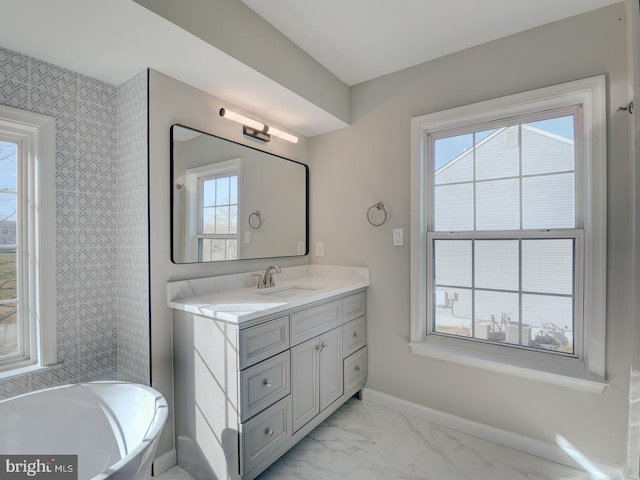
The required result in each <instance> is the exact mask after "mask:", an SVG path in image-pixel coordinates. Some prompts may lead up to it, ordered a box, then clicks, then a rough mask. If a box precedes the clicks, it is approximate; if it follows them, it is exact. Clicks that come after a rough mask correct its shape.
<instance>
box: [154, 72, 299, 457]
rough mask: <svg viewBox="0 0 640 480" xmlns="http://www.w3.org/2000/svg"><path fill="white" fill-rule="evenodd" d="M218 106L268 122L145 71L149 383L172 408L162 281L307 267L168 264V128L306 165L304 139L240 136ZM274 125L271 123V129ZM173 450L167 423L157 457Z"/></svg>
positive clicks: (293, 261)
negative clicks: (176, 125) (267, 140)
mask: <svg viewBox="0 0 640 480" xmlns="http://www.w3.org/2000/svg"><path fill="white" fill-rule="evenodd" d="M221 107H227V108H229V109H230V110H234V111H237V112H238V113H242V114H245V115H247V116H251V117H253V118H256V120H260V121H265V122H266V123H269V119H261V118H258V117H255V116H254V115H253V114H252V113H251V112H243V111H242V110H240V109H238V108H235V107H234V106H233V105H229V104H228V103H226V102H223V101H222V100H220V99H219V98H216V97H213V96H211V95H208V94H206V93H204V92H202V91H199V90H196V89H195V88H193V87H190V86H188V85H186V84H184V83H181V82H178V81H176V80H174V79H172V78H170V77H167V76H166V75H163V74H161V73H158V72H156V71H154V70H150V76H149V205H150V207H149V212H150V222H151V223H150V230H149V234H150V238H151V239H152V241H151V250H150V265H151V271H150V279H151V384H152V386H153V387H154V388H157V389H158V390H159V391H160V392H162V393H163V394H164V395H165V397H166V398H167V399H168V400H169V402H170V403H171V405H172V397H173V367H172V328H171V310H170V309H169V308H168V307H167V300H166V292H165V283H166V282H167V281H168V280H178V279H186V278H197V277H206V276H212V275H224V274H230V273H238V272H249V271H252V270H262V269H264V268H266V266H267V265H269V264H270V263H277V264H278V265H280V266H282V267H288V266H293V265H300V264H306V263H309V259H308V257H291V258H276V259H266V260H237V261H232V262H215V263H208V264H190V265H177V264H173V263H171V252H170V235H169V230H170V212H171V202H170V196H169V188H170V178H169V154H170V142H169V128H170V127H171V125H173V124H174V123H180V124H182V125H186V126H189V127H192V128H195V129H197V130H201V131H204V132H210V133H213V134H214V135H218V136H220V137H224V138H228V139H230V140H233V141H236V142H238V143H243V144H246V145H251V146H253V147H258V148H261V149H263V150H266V151H269V152H271V153H275V154H277V155H281V156H283V157H287V158H290V159H292V160H297V161H299V162H303V163H307V159H308V154H307V140H306V138H304V137H301V138H300V142H299V143H298V144H296V145H294V144H291V143H288V142H285V141H282V140H279V139H274V140H272V141H271V142H270V143H268V144H263V143H261V142H257V141H254V140H252V139H249V138H247V137H244V136H243V135H242V126H241V125H239V124H237V123H235V122H231V121H229V120H225V119H223V118H220V116H219V114H218V111H219V110H220V108H221ZM274 126H276V125H274ZM172 448H173V425H172V424H171V423H170V422H168V424H167V426H166V427H165V429H164V431H163V435H162V439H161V443H160V445H159V447H158V454H159V455H161V454H163V453H166V452H168V451H170V450H171V449H172Z"/></svg>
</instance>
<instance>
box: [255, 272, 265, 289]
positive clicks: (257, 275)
mask: <svg viewBox="0 0 640 480" xmlns="http://www.w3.org/2000/svg"><path fill="white" fill-rule="evenodd" d="M253 276H254V277H258V288H264V280H263V278H262V275H260V274H259V273H254V274H253Z"/></svg>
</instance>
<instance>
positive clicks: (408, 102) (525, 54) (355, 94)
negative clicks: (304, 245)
mask: <svg viewBox="0 0 640 480" xmlns="http://www.w3.org/2000/svg"><path fill="white" fill-rule="evenodd" d="M623 19H624V9H623V5H622V4H617V5H613V6H611V7H607V8H604V9H601V10H597V11H594V12H591V13H587V14H584V15H581V16H578V17H573V18H570V19H567V20H563V21H560V22H557V23H554V24H550V25H547V26H543V27H540V28H536V29H533V30H530V31H527V32H524V33H521V34H517V35H514V36H512V37H508V38H505V39H502V40H498V41H495V42H492V43H489V44H485V45H482V46H479V47H475V48H472V49H469V50H466V51H463V52H460V53H456V54H453V55H450V56H447V57H444V58H441V59H438V60H434V61H431V62H428V63H425V64H422V65H419V66H416V67H413V68H410V69H407V70H403V71H400V72H396V73H393V74H390V75H387V76H384V77H381V78H378V79H375V80H372V81H369V82H365V83H362V84H360V85H357V86H355V87H353V88H352V93H351V94H352V116H353V124H352V126H351V127H349V128H346V129H343V130H340V131H337V132H333V133H329V134H325V135H321V136H318V137H314V138H312V139H310V157H311V163H310V168H311V219H312V230H311V241H312V242H311V247H312V248H311V251H313V250H314V249H313V244H314V242H315V241H324V242H325V257H324V258H320V259H318V258H313V259H312V262H313V263H326V264H335V265H340V264H347V265H358V266H359V265H368V266H369V267H370V268H371V287H370V289H369V294H368V295H367V299H368V302H369V304H368V306H367V312H368V313H367V319H368V327H367V329H368V344H369V361H370V365H369V368H370V371H369V378H368V383H367V385H368V387H370V388H372V389H375V390H379V391H381V392H384V393H387V394H391V395H394V396H397V397H400V398H402V399H406V400H409V401H411V402H415V403H418V404H421V405H426V406H429V407H431V408H435V409H438V410H441V411H444V412H449V413H452V414H454V415H459V416H461V417H464V418H468V419H471V420H475V421H478V422H482V423H486V424H488V425H493V426H496V427H498V428H502V429H506V430H510V431H513V432H516V433H520V434H523V435H527V436H531V437H533V438H536V439H540V440H543V441H546V442H550V443H556V435H562V436H564V437H565V438H566V439H567V440H568V441H569V442H571V443H573V444H574V445H575V446H576V447H578V448H579V449H581V450H582V451H584V452H585V453H586V454H589V455H593V456H595V457H600V458H602V459H605V460H609V461H611V462H615V463H618V464H624V463H625V461H626V454H625V452H626V432H627V421H628V417H627V414H628V402H627V397H628V387H629V385H628V382H629V370H628V369H629V363H628V362H629V351H628V342H627V341H626V335H627V332H628V331H629V328H630V325H631V320H632V318H631V315H630V303H631V298H632V293H633V292H631V291H630V285H631V283H630V282H629V281H628V279H629V275H630V270H629V268H630V266H629V262H628V258H629V257H631V255H632V250H631V248H632V247H631V234H630V226H629V224H630V223H631V222H630V220H629V218H630V217H629V216H630V214H631V213H632V210H631V198H632V197H631V183H630V182H631V176H630V175H629V172H630V170H631V164H630V158H629V156H628V150H627V144H628V138H627V134H628V130H627V121H628V115H622V114H617V113H615V109H616V108H617V107H618V106H619V105H625V104H626V103H627V102H628V98H627V95H628V91H627V84H626V81H627V78H626V73H627V72H626V64H625V61H626V58H625V24H624V20H623ZM602 73H605V74H607V77H608V89H609V105H610V108H609V114H608V115H609V122H608V125H607V126H608V153H609V155H608V159H607V161H608V187H609V190H608V266H607V272H608V275H607V281H608V292H607V305H608V312H607V320H608V321H607V345H606V347H607V356H606V365H607V367H606V370H607V377H608V380H609V382H610V383H611V386H610V387H609V388H607V389H606V390H605V391H604V393H603V394H600V395H598V394H593V393H585V392H580V391H575V390H571V389H567V388H563V387H560V386H552V385H547V384H543V383H539V382H533V381H528V380H525V379H522V378H515V377H510V376H505V375H500V374H497V373H492V372H488V371H484V370H481V369H476V368H472V367H465V366H460V365H457V364H453V363H448V362H444V361H439V360H434V359H429V358H425V357H421V356H416V355H412V354H411V352H410V350H409V347H408V346H407V344H408V342H409V328H410V312H409V261H410V258H409V246H408V245H406V246H405V247H402V248H394V247H392V245H391V240H392V236H391V229H392V228H394V227H404V228H405V239H408V238H409V234H408V233H409V231H408V230H409V227H410V197H409V194H410V119H411V117H412V116H417V115H421V114H426V113H430V112H436V111H439V110H443V109H447V108H452V107H456V106H460V105H465V104H469V103H473V102H478V101H482V100H487V99H491V98H495V97H500V96H503V95H508V94H512V93H517V92H521V91H526V90H530V89H534V88H538V87H544V86H547V85H552V84H557V83H561V82H566V81H571V80H576V79H580V78H584V77H589V76H593V75H597V74H602ZM377 201H384V202H385V205H386V206H388V208H389V213H390V214H389V219H388V221H387V223H386V224H385V225H384V226H383V227H380V228H374V227H372V226H370V225H369V224H368V223H367V220H366V217H365V212H366V210H367V208H368V207H369V206H370V205H372V204H373V203H375V202H377Z"/></svg>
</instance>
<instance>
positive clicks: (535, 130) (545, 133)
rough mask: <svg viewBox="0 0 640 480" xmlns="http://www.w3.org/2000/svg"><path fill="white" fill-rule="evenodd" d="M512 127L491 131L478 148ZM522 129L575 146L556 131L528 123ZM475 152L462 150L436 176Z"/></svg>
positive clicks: (438, 170) (570, 140) (437, 171)
mask: <svg viewBox="0 0 640 480" xmlns="http://www.w3.org/2000/svg"><path fill="white" fill-rule="evenodd" d="M510 128H515V126H512V127H502V128H499V129H497V130H496V131H495V132H493V133H491V134H490V135H488V136H487V137H485V138H484V139H482V140H481V141H480V142H479V143H478V144H477V145H476V150H478V149H481V148H482V147H483V146H486V145H488V144H489V143H491V142H492V141H493V140H496V139H497V138H498V137H500V136H501V135H503V134H504V133H505V131H506V130H508V129H510ZM522 129H523V130H524V131H527V132H530V133H532V134H537V135H542V136H544V137H546V138H548V139H549V140H552V141H553V140H555V141H558V142H560V143H562V144H564V145H566V146H570V147H573V144H574V141H573V140H572V139H570V138H567V137H563V136H561V135H557V134H555V133H552V132H549V131H547V130H542V129H540V128H537V127H533V126H531V125H527V124H523V125H522ZM472 153H473V149H472V148H470V149H468V150H465V151H464V152H462V153H461V154H460V155H458V156H457V157H455V158H453V159H451V160H450V161H449V162H447V163H446V164H444V165H443V166H442V167H440V168H439V169H437V170H436V173H435V174H436V176H438V175H440V174H442V173H444V172H446V171H447V170H448V169H450V168H452V167H454V166H456V165H457V164H459V163H461V162H462V161H463V160H465V159H467V158H470V156H471V155H472Z"/></svg>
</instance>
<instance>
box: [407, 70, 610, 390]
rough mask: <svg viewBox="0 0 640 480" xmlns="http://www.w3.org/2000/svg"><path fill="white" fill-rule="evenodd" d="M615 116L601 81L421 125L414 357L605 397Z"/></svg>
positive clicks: (428, 118)
mask: <svg viewBox="0 0 640 480" xmlns="http://www.w3.org/2000/svg"><path fill="white" fill-rule="evenodd" d="M604 111H605V109H604V80H603V78H601V77H599V78H596V79H587V80H584V81H578V82H572V83H570V84H564V85H559V86H556V87H549V88H547V89H542V90H537V91H533V92H527V93H524V94H519V95H514V96H510V97H503V98H500V99H496V100H492V101H488V102H483V103H482V104H476V105H470V106H467V107H460V108H457V109H453V110H447V111H444V112H438V113H435V114H430V115H424V116H422V117H418V118H415V119H414V120H413V128H414V130H413V142H414V149H413V151H414V157H413V172H415V173H417V175H415V176H414V178H413V185H412V196H413V202H412V226H413V228H412V234H413V241H412V344H411V346H412V350H413V351H414V353H420V354H425V355H430V356H437V357H439V358H446V359H448V360H452V361H457V362H459V363H467V364H474V365H476V366H484V367H486V368H489V369H494V370H499V371H502V372H504V371H511V372H513V373H514V374H518V375H522V376H529V377H535V378H538V379H542V380H544V381H549V382H553V383H560V384H566V383H567V382H566V380H565V379H566V378H567V377H573V378H574V379H575V380H576V381H575V382H574V383H573V384H574V385H575V386H577V387H578V388H583V389H587V390H601V389H602V388H603V387H602V385H603V381H604V348H603V345H604V325H605V323H604V322H605V309H604V304H605V288H604V282H605V276H604V275H605V273H604V272H605V270H606V269H605V264H604V262H605V245H604V241H605V240H604V239H605V236H606V235H605V232H606V220H605V217H604V211H605V208H604V204H605V198H606V197H605V186H606V180H605V164H606V157H605V152H606V150H605V143H604V139H605V134H604V125H605V119H604ZM478 356H480V358H482V361H477V358H478ZM542 370H543V371H544V372H545V374H544V375H541V374H540V371H542ZM534 371H535V372H536V373H535V374H534V373H533V372H534Z"/></svg>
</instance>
